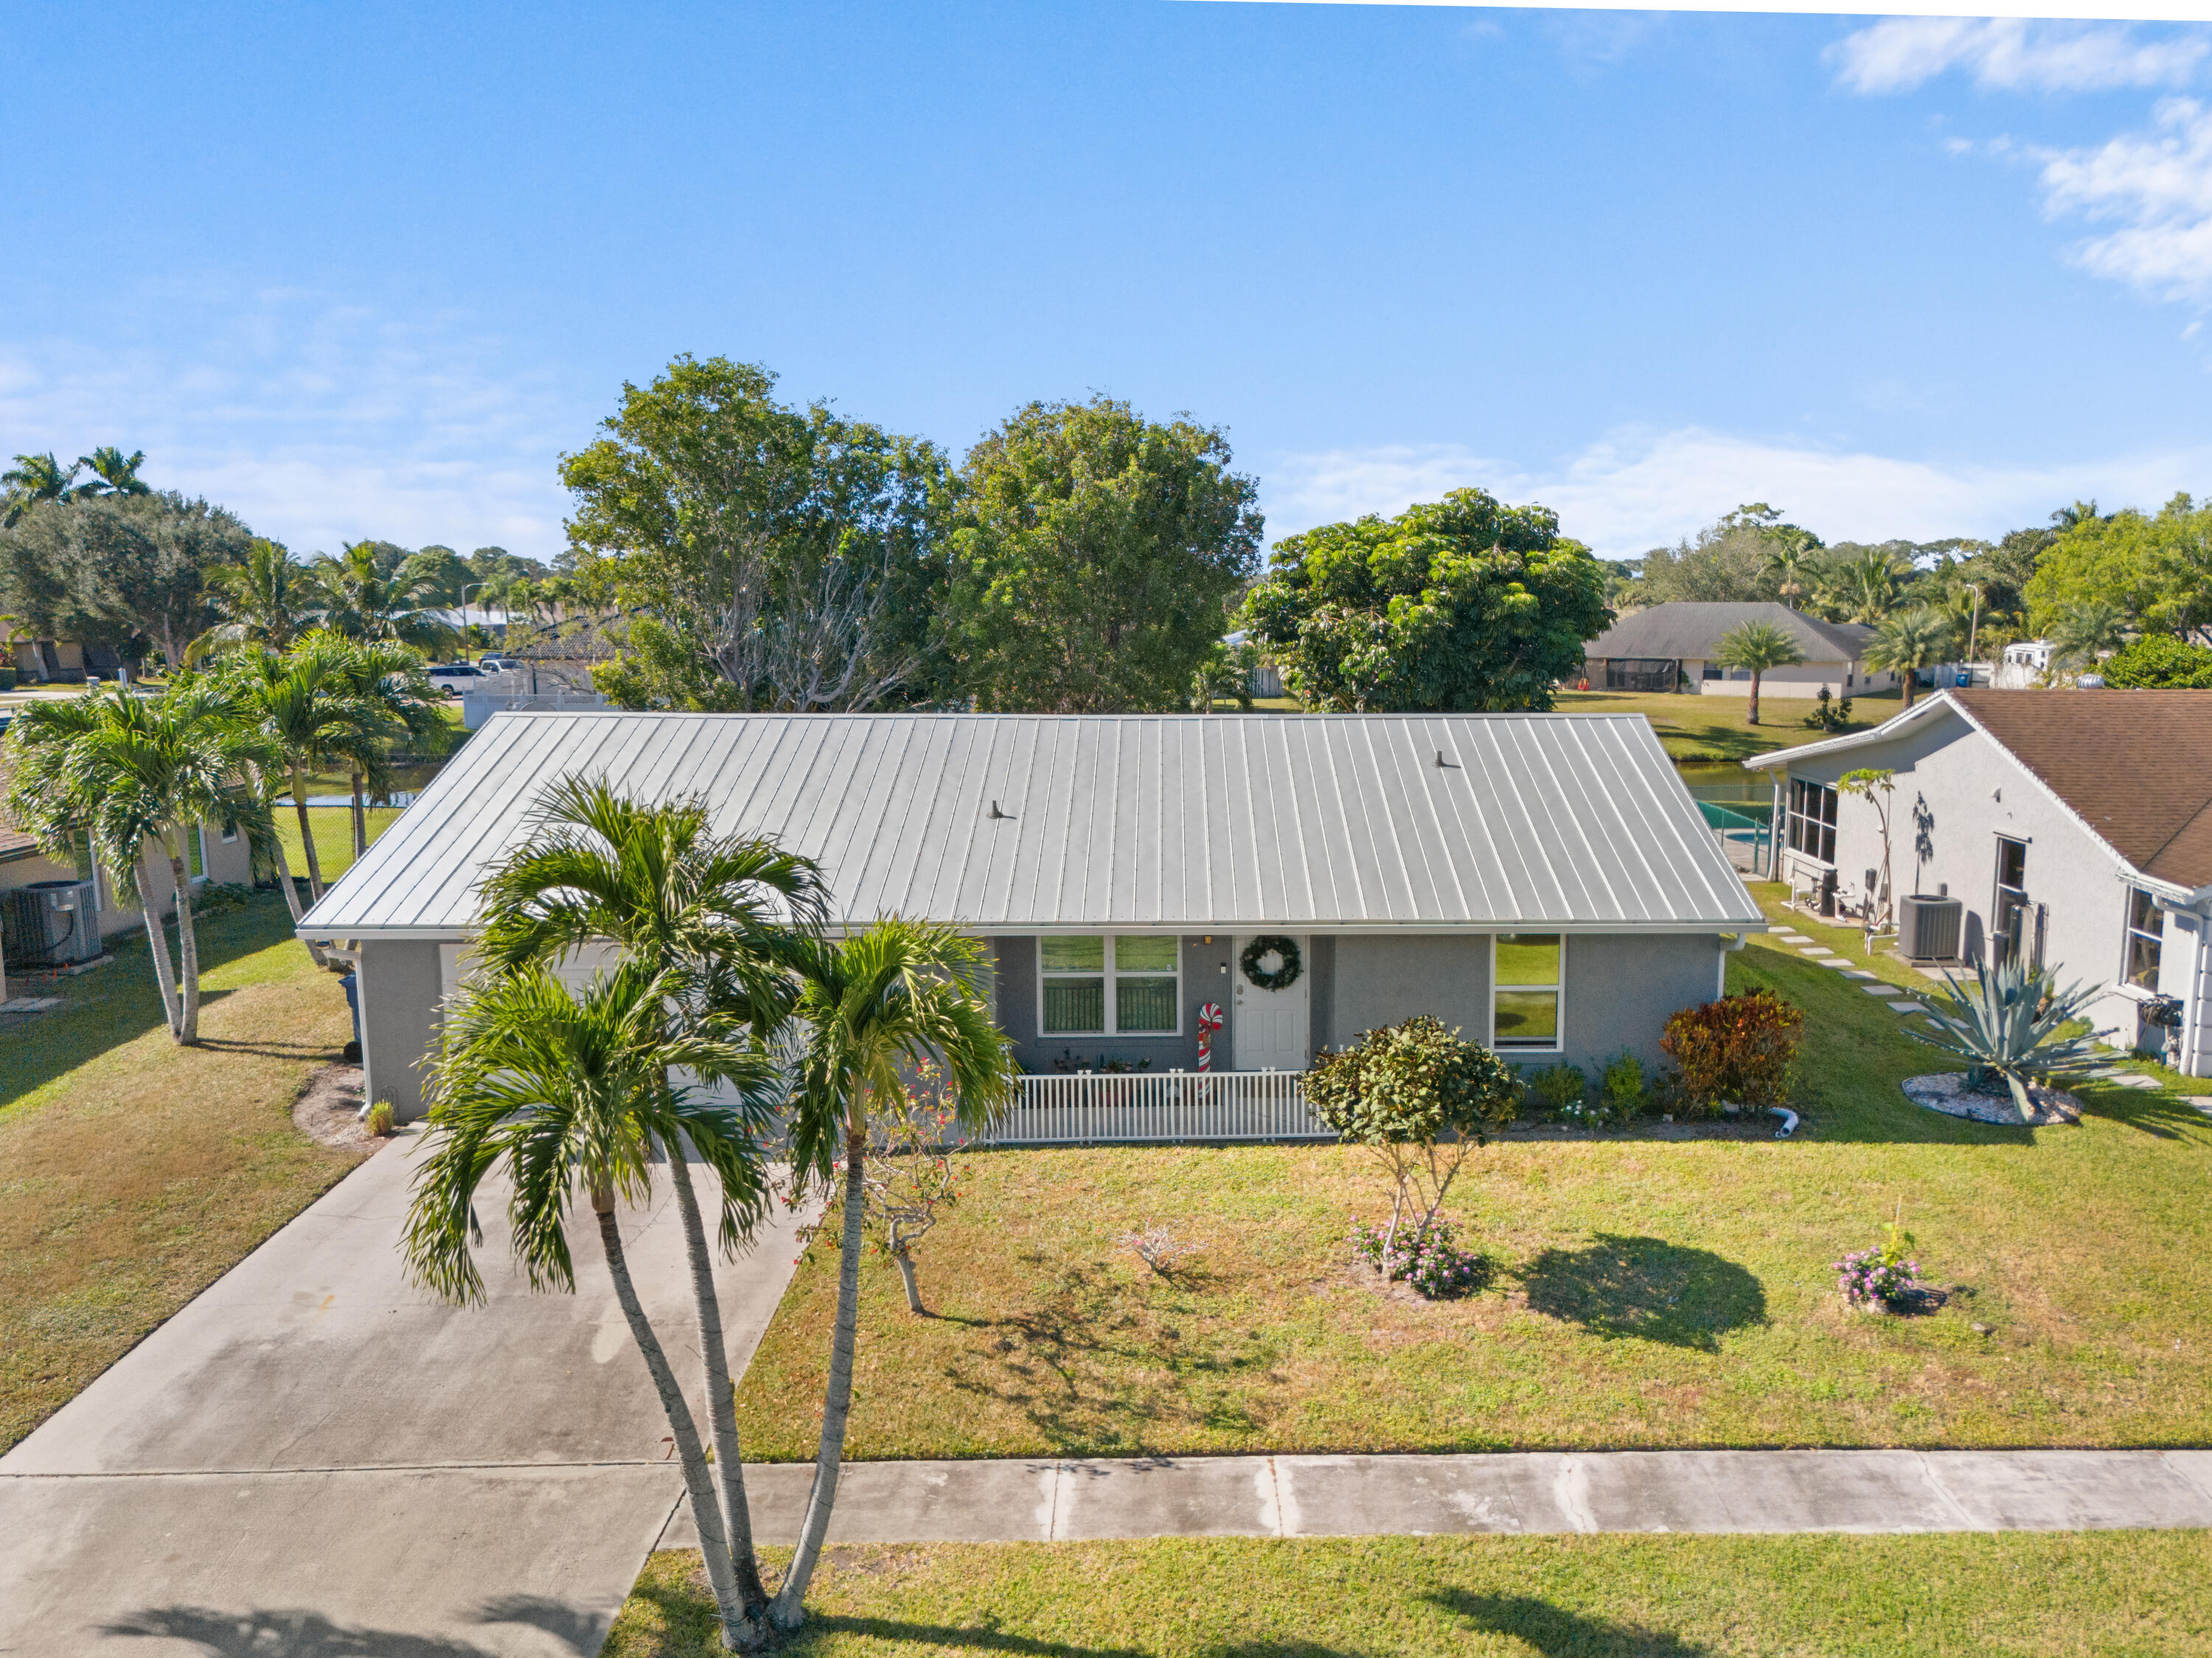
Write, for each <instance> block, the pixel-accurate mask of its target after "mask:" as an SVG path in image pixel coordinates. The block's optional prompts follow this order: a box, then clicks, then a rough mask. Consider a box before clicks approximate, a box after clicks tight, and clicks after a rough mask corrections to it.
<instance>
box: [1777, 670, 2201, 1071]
mask: <svg viewBox="0 0 2212 1658" xmlns="http://www.w3.org/2000/svg"><path fill="white" fill-rule="evenodd" d="M1744 764H1745V765H1746V766H1747V767H1748V768H1753V769H1755V770H1757V769H1764V770H1767V771H1770V772H1771V773H1772V774H1773V777H1774V799H1775V807H1774V818H1775V823H1776V824H1777V825H1778V835H1779V837H1780V842H1781V844H1780V848H1779V856H1780V868H1779V871H1778V873H1779V875H1780V877H1781V878H1782V879H1784V880H1785V881H1789V882H1790V883H1791V884H1793V885H1794V886H1796V887H1797V888H1798V889H1799V890H1801V891H1813V890H1817V889H1818V888H1819V887H1820V884H1821V883H1822V881H1823V879H1824V878H1826V877H1828V876H1830V875H1831V874H1832V876H1833V877H1834V879H1835V884H1836V888H1837V890H1838V893H1839V895H1841V896H1843V897H1844V899H1845V900H1847V901H1850V902H1858V901H1861V900H1863V898H1864V896H1865V895H1866V892H1867V890H1868V883H1869V879H1870V878H1874V877H1875V873H1876V872H1878V871H1879V869H1880V867H1881V861H1882V859H1881V829H1880V825H1879V823H1878V821H1877V818H1876V816H1875V808H1874V806H1873V805H1872V804H1871V803H1870V802H1869V801H1867V800H1864V799H1858V798H1856V797H1854V796H1852V795H1850V794H1845V793H1841V792H1840V791H1839V790H1838V786H1837V785H1838V780H1840V779H1841V778H1842V777H1843V775H1844V774H1845V773H1847V772H1850V771H1853V770H1857V769H1862V768H1864V769H1874V770H1886V771H1890V772H1893V773H1894V774H1895V790H1894V793H1893V795H1892V796H1891V797H1890V798H1891V801H1892V805H1891V811H1890V817H1891V824H1890V842H1891V848H1892V851H1891V857H1892V860H1893V862H1892V871H1891V878H1892V879H1893V883H1894V885H1895V890H1896V891H1897V892H1898V893H1899V895H1905V894H1924V895H1928V896H1940V897H1955V898H1956V899H1958V900H1959V901H1960V905H1961V913H1960V917H1959V921H1960V928H1959V936H1958V944H1957V947H1956V954H1957V957H1958V959H1960V960H1963V961H1987V960H1995V959H1997V958H2000V957H2015V956H2024V957H2027V959H2028V960H2029V961H2031V962H2034V963H2041V964H2043V965H2045V966H2047V967H2050V968H2051V969H2053V970H2054V971H2055V972H2056V973H2057V975H2058V977H2059V979H2060V980H2061V981H2063V982H2069V983H2070V982H2074V981H2081V982H2085V983H2093V984H2099V985H2102V986H2104V987H2106V994H2105V995H2104V996H2103V997H2102V998H2101V999H2100V1001H2099V1002H2098V1004H2097V1005H2096V1006H2095V1007H2094V1008H2093V1011H2092V1017H2093V1020H2094V1022H2095V1023H2096V1024H2097V1025H2098V1026H2099V1027H2100V1028H2106V1029H2112V1030H2114V1031H2115V1032H2117V1035H2116V1037H2115V1041H2117V1042H2118V1043H2119V1044H2120V1045H2122V1046H2127V1047H2134V1046H2138V1045H2141V1046H2145V1047H2149V1048H2154V1049H2155V1048H2158V1047H2160V1046H2162V1045H2163V1043H2164V1041H2165V1035H2166V1032H2165V1029H2163V1028H2160V1027H2148V1028H2147V1026H2146V1023H2145V1021H2144V1018H2143V1015H2144V1013H2145V1012H2146V1011H2147V1010H2148V1008H2149V1007H2151V1006H2152V1005H2154V1002H2155V1000H2156V999H2157V998H2159V997H2160V996H2169V997H2172V998H2174V999H2176V1000H2178V1001H2179V1003H2180V1011H2181V1018H2182V1026H2181V1037H2182V1041H2181V1068H2182V1069H2183V1071H2184V1072H2186V1073H2187V1074H2189V1075H2191V1076H2198V1077H2201V1076H2206V1075H2212V691H2118V690H2087V691H2081V690H2046V691H2002V690H1948V691H1943V692H1940V693H1938V694H1937V695H1934V696H1931V697H1929V698H1927V699H1926V700H1925V701H1921V702H1919V703H1917V704H1916V705H1915V706H1914V707H1912V708H1911V709H1909V710H1907V711H1906V712H1905V713H1903V714H1899V715H1897V716H1896V717H1895V718H1894V719H1893V720H1888V721H1887V722H1885V723H1884V724H1882V725H1881V726H1877V727H1875V729H1874V730H1873V731H1869V732H1859V733H1858V734H1857V735H1856V736H1851V737H1838V738H1831V739H1829V740H1828V741H1826V742H1823V743H1813V744H1807V745H1806V746H1805V747H1803V748H1798V749H1784V750H1778V751H1777V752H1775V753H1772V754H1766V755H1760V756H1756V757H1754V758H1753V759H1750V760H1747V761H1746V762H1744Z"/></svg>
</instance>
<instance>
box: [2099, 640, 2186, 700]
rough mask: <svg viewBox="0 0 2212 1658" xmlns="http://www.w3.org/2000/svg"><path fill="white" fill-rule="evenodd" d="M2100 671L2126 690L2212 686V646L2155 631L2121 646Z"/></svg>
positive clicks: (2177, 689) (2114, 684)
mask: <svg viewBox="0 0 2212 1658" xmlns="http://www.w3.org/2000/svg"><path fill="white" fill-rule="evenodd" d="M2098 671H2099V672H2100V673H2102V674H2103V675H2104V676H2105V683H2106V684H2107V685H2112V686H2115V687H2118V688H2119V689H2125V690H2147V691H2182V690H2196V691H2207V690H2212V646H2205V645H2187V644H2184V643H2183V642H2182V641H2180V640H2179V639H2176V638H2174V637H2173V636H2172V635H2169V634H2152V635H2148V636H2147V637H2145V638H2142V639H2138V640H2136V641H2132V642H2131V643H2129V644H2126V645H2123V646H2122V647H2120V648H2119V650H2118V652H2116V653H2114V654H2112V656H2109V657H2107V658H2106V659H2105V661H2104V663H2103V665H2102V666H2100V668H2099V670H2098Z"/></svg>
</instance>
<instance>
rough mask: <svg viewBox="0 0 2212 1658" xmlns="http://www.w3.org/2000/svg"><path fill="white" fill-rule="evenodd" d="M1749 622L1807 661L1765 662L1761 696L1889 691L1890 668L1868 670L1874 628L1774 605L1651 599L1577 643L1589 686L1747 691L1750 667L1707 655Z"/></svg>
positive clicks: (1710, 692)
mask: <svg viewBox="0 0 2212 1658" xmlns="http://www.w3.org/2000/svg"><path fill="white" fill-rule="evenodd" d="M1747 622H1765V623H1772V624H1773V625H1774V626H1775V627H1777V628H1779V629H1782V631H1783V632H1784V633H1785V634H1788V635H1790V637H1791V638H1792V639H1794V640H1796V641H1797V648H1798V649H1799V650H1801V651H1802V652H1803V653H1805V659H1804V661H1802V663H1799V664H1797V665H1795V666H1792V667H1787V668H1769V669H1767V670H1766V671H1765V673H1763V674H1761V675H1760V676H1759V692H1760V694H1761V695H1765V696H1818V695H1820V689H1821V687H1823V686H1826V688H1827V689H1828V693H1829V695H1832V696H1850V695H1856V694H1858V693H1860V692H1863V691H1873V690H1887V689H1890V688H1891V687H1893V686H1894V685H1895V684H1896V683H1898V679H1897V676H1896V675H1895V674H1893V673H1887V672H1880V673H1869V671H1867V668H1866V665H1865V658H1866V647H1867V645H1868V643H1869V641H1871V640H1872V639H1873V638H1874V629H1871V628H1863V627H1861V626H1859V625H1858V624H1857V623H1852V622H1823V621H1821V620H1820V618H1819V617H1817V616H1807V615H1806V614H1805V613H1804V612H1803V611H1802V610H1791V609H1790V607H1789V606H1788V605H1787V604H1697V603H1690V602H1688V601H1681V602H1677V603H1671V604H1654V605H1653V606H1652V607H1651V608H1650V610H1638V611H1637V612H1636V613H1635V614H1634V615H1633V616H1623V617H1622V618H1621V619H1620V621H1619V622H1616V623H1613V626H1612V627H1610V628H1608V629H1606V631H1605V632H1603V633H1601V634H1600V635H1598V636H1597V637H1596V638H1595V639H1593V640H1592V641H1590V642H1589V644H1588V645H1586V646H1584V647H1583V657H1584V658H1585V659H1586V660H1587V667H1586V670H1585V671H1586V673H1587V676H1588V677H1589V684H1590V689H1592V690H1608V691H1672V690H1675V689H1681V690H1685V691H1700V692H1703V693H1705V694H1706V695H1723V696H1748V695H1750V694H1751V670H1750V669H1748V668H1723V667H1722V666H1721V665H1719V664H1717V663H1716V662H1715V661H1714V660H1713V656H1714V653H1716V652H1717V651H1718V650H1719V649H1720V647H1721V641H1722V640H1723V638H1724V637H1726V636H1727V635H1729V633H1732V632H1733V631H1735V629H1738V628H1740V627H1741V626H1742V625H1743V624H1744V623H1747Z"/></svg>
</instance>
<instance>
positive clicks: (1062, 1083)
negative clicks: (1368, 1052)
mask: <svg viewBox="0 0 2212 1658" xmlns="http://www.w3.org/2000/svg"><path fill="white" fill-rule="evenodd" d="M1335 1138H1336V1135H1335V1134H1334V1133H1333V1132H1332V1131H1331V1130H1330V1129H1328V1127H1324V1126H1323V1125H1322V1123H1321V1122H1320V1121H1317V1120H1316V1118H1315V1117H1314V1115H1313V1114H1312V1112H1311V1111H1310V1109H1309V1108H1308V1107H1307V1105H1306V1098H1305V1089H1304V1072H1297V1071H1214V1072H1204V1071H1166V1072H1075V1073H1073V1074H1071V1075H1065V1076H1049V1077H1036V1076H1028V1077H1024V1078H1021V1091H1020V1093H1019V1094H1018V1095H1017V1096H1016V1097H1015V1101H1014V1104H1013V1106H1012V1108H1011V1109H1010V1110H1009V1111H1008V1112H1007V1113H1006V1115H1005V1116H1003V1117H1001V1118H1000V1120H999V1121H997V1122H996V1123H994V1124H993V1125H992V1126H991V1127H990V1129H989V1130H988V1131H987V1132H986V1133H982V1134H980V1135H978V1136H976V1138H975V1141H974V1142H973V1143H974V1144H975V1145H1004V1146H1015V1145H1175V1144H1180V1145H1190V1144H1200V1145H1203V1144H1206V1143H1209V1142H1212V1143H1219V1144H1229V1143H1231V1142H1237V1141H1246V1142H1251V1141H1263V1142H1264V1141H1286V1140H1334V1139H1335Z"/></svg>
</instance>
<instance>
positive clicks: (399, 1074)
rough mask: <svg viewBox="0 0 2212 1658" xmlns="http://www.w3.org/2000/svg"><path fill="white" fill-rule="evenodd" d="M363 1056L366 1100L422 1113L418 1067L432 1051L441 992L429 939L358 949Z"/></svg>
mask: <svg viewBox="0 0 2212 1658" xmlns="http://www.w3.org/2000/svg"><path fill="white" fill-rule="evenodd" d="M358 988H359V990H360V993H361V1035H362V1042H361V1054H362V1066H363V1068H364V1070H365V1072H366V1077H365V1078H364V1081H365V1085H366V1089H367V1092H366V1094H365V1096H364V1097H366V1098H368V1099H370V1100H390V1101H391V1102H392V1114H393V1115H394V1116H396V1117H397V1118H398V1120H399V1121H401V1122H413V1121H416V1119H417V1118H419V1117H421V1116H422V1114H423V1110H424V1107H423V1104H422V1070H421V1069H420V1064H419V1062H420V1061H421V1060H422V1057H423V1055H425V1054H428V1052H429V1051H430V1044H431V1042H432V1040H433V1038H434V1036H435V1032H436V1029H437V1022H438V1001H439V998H440V996H441V986H440V983H439V976H438V946H437V944H436V942H435V940H432V939H412V938H410V939H391V940H383V941H378V940H366V941H364V942H363V943H362V947H361V971H360V977H359V980H358Z"/></svg>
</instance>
